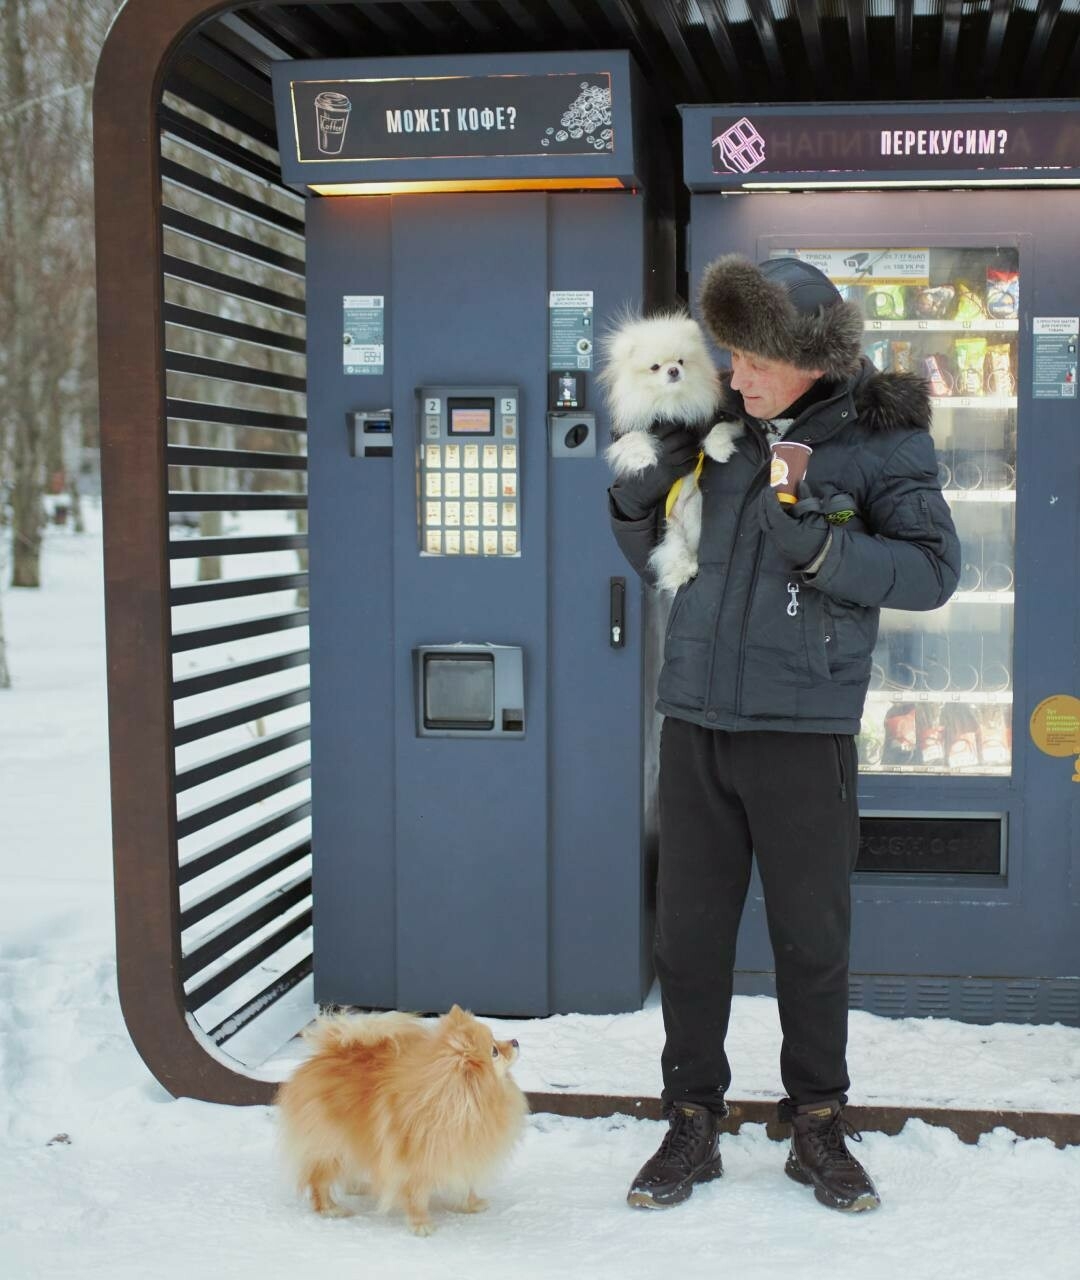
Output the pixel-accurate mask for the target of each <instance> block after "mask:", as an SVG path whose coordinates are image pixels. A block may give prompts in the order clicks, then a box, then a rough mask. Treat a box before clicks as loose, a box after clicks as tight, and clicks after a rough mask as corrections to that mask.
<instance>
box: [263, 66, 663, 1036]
mask: <svg viewBox="0 0 1080 1280" xmlns="http://www.w3.org/2000/svg"><path fill="white" fill-rule="evenodd" d="M273 70H274V84H275V99H276V109H277V118H278V131H279V138H280V140H281V154H282V168H283V173H284V176H285V178H286V180H287V181H288V182H289V183H290V184H292V185H294V186H296V187H298V188H299V189H302V190H303V191H304V192H305V193H307V194H309V195H310V197H311V198H310V199H309V200H308V203H307V219H306V221H307V264H308V265H307V309H308V310H307V314H308V420H309V482H310V490H309V502H310V517H309V518H310V530H309V533H310V573H311V663H312V804H313V815H312V820H313V863H314V870H313V877H314V963H315V993H316V999H317V1000H318V1001H319V1002H320V1003H321V1004H340V1005H354V1006H362V1007H366V1008H377V1009H378V1008H402V1009H412V1010H417V1011H440V1010H445V1009H446V1008H448V1007H449V1006H450V1004H451V1003H453V1002H455V1001H456V1002H458V1003H460V1004H462V1005H466V1006H468V1007H470V1008H472V1009H473V1010H474V1011H476V1012H478V1013H487V1014H505V1015H514V1014H516V1015H534V1014H549V1013H554V1012H568V1011H583V1012H614V1011H618V1010H626V1009H632V1008H638V1007H640V1005H641V1001H642V999H643V996H644V994H645V992H646V991H647V989H648V986H649V983H650V980H651V961H650V954H649V953H650V949H651V933H652V925H651V903H650V888H649V886H650V883H651V879H652V864H653V860H654V854H655V849H654V846H655V832H654V826H655V818H654V815H653V812H652V801H651V790H652V782H651V777H650V776H649V775H650V772H651V770H650V766H649V765H648V764H647V760H648V758H649V744H650V740H651V736H652V734H653V732H654V725H653V713H652V709H651V698H648V699H646V696H645V694H644V683H645V681H644V672H645V663H646V653H645V648H646V640H645V627H644V617H643V599H642V591H641V588H640V586H639V584H638V582H637V581H636V579H633V578H632V577H631V578H630V579H629V580H628V578H627V572H628V571H627V567H626V565H625V562H624V561H623V560H622V557H621V556H620V554H619V552H618V549H617V548H616V546H615V543H614V540H613V539H612V537H611V534H610V530H609V525H608V514H607V500H606V494H605V489H606V486H607V483H608V477H607V467H606V464H605V461H604V458H603V447H604V444H605V443H606V440H607V438H608V436H607V420H606V417H605V414H604V409H603V406H602V404H601V403H600V397H599V394H598V390H597V385H596V372H597V355H598V352H597V343H598V340H599V338H600V337H601V336H602V334H603V332H604V329H605V327H606V326H607V325H608V323H609V322H610V321H611V319H612V318H613V317H614V316H615V314H616V313H617V312H618V311H620V309H623V308H627V307H632V308H640V307H642V306H643V305H657V304H661V303H666V302H669V301H670V294H671V283H672V278H673V271H674V246H673V232H672V227H673V221H672V217H671V213H670V209H669V208H668V207H667V205H666V201H665V197H666V195H668V194H669V193H670V181H671V180H670V177H669V176H668V175H666V174H665V173H664V171H663V168H662V167H661V166H662V164H663V157H664V154H665V148H662V147H652V148H646V147H645V146H644V145H643V143H644V141H645V140H646V139H647V138H648V131H649V128H650V121H649V119H648V118H647V116H646V115H645V113H644V98H643V93H642V85H641V83H640V81H639V79H638V77H637V74H636V72H635V69H634V67H633V66H632V64H631V63H630V60H629V57H628V55H627V54H626V53H623V52H596V51H592V52H589V53H581V54H577V53H561V54H543V55H540V54H537V55H491V56H487V55H485V56H473V57H469V56H466V57H440V58H424V59H416V58H412V59H378V60H347V61H346V60H341V61H320V62H295V63H286V64H279V65H275V67H274V69H273ZM647 152H648V153H649V154H650V157H651V158H647V159H645V160H642V159H641V157H642V156H645V155H646V153H647ZM649 165H651V166H652V167H651V168H649V167H647V166H649Z"/></svg>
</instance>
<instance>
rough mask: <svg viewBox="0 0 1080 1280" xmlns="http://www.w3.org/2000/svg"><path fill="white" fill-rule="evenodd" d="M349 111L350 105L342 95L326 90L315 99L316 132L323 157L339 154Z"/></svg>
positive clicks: (343, 140)
mask: <svg viewBox="0 0 1080 1280" xmlns="http://www.w3.org/2000/svg"><path fill="white" fill-rule="evenodd" d="M351 110H352V103H351V102H350V101H349V99H348V98H346V96H345V95H344V94H343V93H335V92H333V91H332V90H330V89H327V90H325V91H324V92H323V93H320V94H319V95H318V96H317V97H316V98H315V124H316V132H317V134H318V139H319V150H320V151H321V152H322V153H323V155H325V156H336V155H340V154H341V148H342V145H343V144H344V142H345V128H346V126H347V125H348V123H349V112H350V111H351Z"/></svg>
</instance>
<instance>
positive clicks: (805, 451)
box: [769, 440, 814, 503]
mask: <svg viewBox="0 0 1080 1280" xmlns="http://www.w3.org/2000/svg"><path fill="white" fill-rule="evenodd" d="M813 452H814V451H813V449H811V448H810V446H809V445H808V444H799V442H798V441H797V440H777V441H776V443H775V444H774V445H773V446H772V462H771V463H770V465H769V484H770V485H771V486H772V487H773V489H775V490H776V496H777V497H778V498H779V499H780V501H781V502H791V503H794V502H798V501H799V481H800V480H801V479H802V478H803V476H805V475H806V467H807V464H808V463H809V461H810V455H811V454H812V453H813Z"/></svg>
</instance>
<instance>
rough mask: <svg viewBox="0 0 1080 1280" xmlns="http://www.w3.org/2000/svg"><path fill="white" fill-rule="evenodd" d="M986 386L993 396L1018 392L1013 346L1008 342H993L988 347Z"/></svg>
mask: <svg viewBox="0 0 1080 1280" xmlns="http://www.w3.org/2000/svg"><path fill="white" fill-rule="evenodd" d="M986 386H987V390H988V391H989V392H990V394H991V395H992V396H1011V395H1015V394H1016V379H1015V377H1013V371H1012V347H1011V346H1010V345H1009V344H1008V343H1007V342H992V343H990V344H989V345H988V346H987V348H986Z"/></svg>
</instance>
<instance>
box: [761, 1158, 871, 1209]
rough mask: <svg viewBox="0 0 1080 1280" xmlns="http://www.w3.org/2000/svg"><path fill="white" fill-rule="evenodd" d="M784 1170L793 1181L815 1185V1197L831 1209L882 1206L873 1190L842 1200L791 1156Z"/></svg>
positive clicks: (809, 1185) (802, 1184)
mask: <svg viewBox="0 0 1080 1280" xmlns="http://www.w3.org/2000/svg"><path fill="white" fill-rule="evenodd" d="M784 1172H785V1173H786V1174H787V1176H788V1177H789V1178H790V1179H791V1180H792V1182H797V1183H799V1184H800V1185H801V1186H804V1187H813V1188H814V1199H815V1200H817V1202H818V1203H819V1204H823V1205H825V1206H826V1208H829V1209H836V1210H838V1211H839V1212H840V1213H866V1212H867V1211H868V1210H870V1209H877V1208H879V1207H880V1206H881V1197H880V1196H879V1195H877V1193H876V1192H873V1191H865V1192H863V1194H862V1195H861V1196H856V1197H855V1199H854V1200H841V1199H840V1197H839V1196H834V1195H830V1194H829V1192H828V1191H826V1190H825V1188H824V1187H821V1186H819V1185H818V1184H817V1183H816V1182H815V1181H814V1179H813V1178H812V1177H811V1176H810V1175H809V1174H808V1173H807V1172H806V1170H805V1169H804V1168H803V1167H802V1165H801V1164H798V1163H796V1162H795V1161H794V1160H792V1159H791V1158H790V1157H789V1158H788V1160H787V1162H786V1164H785V1165H784Z"/></svg>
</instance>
